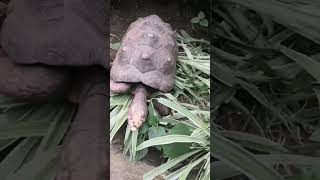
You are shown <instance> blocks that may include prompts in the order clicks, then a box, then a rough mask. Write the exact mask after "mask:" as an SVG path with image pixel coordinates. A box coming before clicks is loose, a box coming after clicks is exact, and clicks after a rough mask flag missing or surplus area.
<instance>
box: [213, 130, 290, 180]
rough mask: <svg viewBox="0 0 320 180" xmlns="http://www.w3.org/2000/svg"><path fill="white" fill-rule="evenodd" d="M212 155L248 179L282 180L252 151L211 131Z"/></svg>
mask: <svg viewBox="0 0 320 180" xmlns="http://www.w3.org/2000/svg"><path fill="white" fill-rule="evenodd" d="M211 146H212V147H214V148H212V153H213V156H215V157H216V158H218V159H220V160H223V161H224V162H226V163H227V164H229V165H230V166H231V167H232V168H234V169H237V170H239V171H240V172H242V173H243V174H245V175H246V176H248V177H249V178H250V179H259V180H270V179H272V180H284V179H283V178H282V177H281V176H280V175H279V174H278V173H277V172H276V171H275V170H274V169H273V168H272V167H270V166H267V165H266V164H265V163H263V162H261V161H260V160H258V159H257V158H256V157H255V156H254V155H253V154H252V153H250V152H249V151H247V150H246V149H244V148H243V147H241V146H239V145H238V144H236V143H234V142H232V141H230V140H228V139H226V138H224V137H222V136H220V135H219V134H217V133H215V132H212V131H211Z"/></svg>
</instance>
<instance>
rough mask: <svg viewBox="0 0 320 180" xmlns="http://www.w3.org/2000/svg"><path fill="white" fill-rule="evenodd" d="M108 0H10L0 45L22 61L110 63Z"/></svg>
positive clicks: (28, 62) (65, 64)
mask: <svg viewBox="0 0 320 180" xmlns="http://www.w3.org/2000/svg"><path fill="white" fill-rule="evenodd" d="M105 7H106V1H105V0H94V1H92V0H71V1H64V0H55V1H52V0H32V1H21V0H11V1H10V3H9V6H8V10H7V17H6V19H5V20H4V22H3V24H2V28H1V46H2V48H3V49H4V51H5V52H6V53H7V54H8V56H9V59H10V60H11V61H13V62H15V63H19V64H36V63H41V64H48V65H64V66H67V65H68V66H88V65H101V66H103V67H105V68H108V67H107V65H108V64H109V63H107V54H108V53H107V49H108V46H107V43H106V41H105V36H106V34H108V32H107V29H108V28H106V27H108V26H107V24H106V22H107V21H106V17H107V15H106V10H105Z"/></svg>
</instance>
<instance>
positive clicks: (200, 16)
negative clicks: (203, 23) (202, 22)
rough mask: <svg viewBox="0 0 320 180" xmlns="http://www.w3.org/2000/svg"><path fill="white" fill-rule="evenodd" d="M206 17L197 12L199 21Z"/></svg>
mask: <svg viewBox="0 0 320 180" xmlns="http://www.w3.org/2000/svg"><path fill="white" fill-rule="evenodd" d="M205 17H206V15H205V14H204V13H203V11H199V13H198V18H199V19H203V18H205Z"/></svg>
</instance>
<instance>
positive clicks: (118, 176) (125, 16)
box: [109, 0, 203, 180]
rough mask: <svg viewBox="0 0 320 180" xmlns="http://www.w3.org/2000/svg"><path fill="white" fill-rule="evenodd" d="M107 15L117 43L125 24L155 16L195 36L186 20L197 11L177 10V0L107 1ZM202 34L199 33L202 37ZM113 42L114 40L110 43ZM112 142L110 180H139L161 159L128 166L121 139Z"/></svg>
mask: <svg viewBox="0 0 320 180" xmlns="http://www.w3.org/2000/svg"><path fill="white" fill-rule="evenodd" d="M111 4H112V7H111V12H110V13H109V14H110V33H111V34H113V35H115V36H117V37H118V38H119V40H118V41H117V42H119V41H120V40H121V38H122V37H123V35H124V34H125V32H126V30H127V28H128V27H129V25H130V24H131V23H132V22H134V21H135V20H136V19H138V18H139V17H144V16H148V15H151V14H156V15H158V16H159V17H161V18H162V19H163V20H164V21H165V22H167V23H169V24H170V25H171V26H172V28H173V29H174V30H177V31H179V30H181V29H182V30H185V31H186V32H188V33H189V34H190V35H193V36H197V32H195V31H194V30H193V29H192V25H191V23H190V19H191V18H192V17H195V16H196V15H197V13H198V12H199V10H197V9H192V8H189V7H186V8H181V3H180V2H179V1H165V0H162V1H160V0H148V1H144V2H142V1H138V0H122V1H120V0H116V1H112V2H111ZM202 35H203V34H202ZM112 42H114V41H112ZM115 53H116V51H112V50H111V51H110V56H111V59H113V58H114V56H115ZM119 134H120V135H118V137H116V138H115V142H113V144H112V145H111V146H110V156H111V160H110V165H111V166H110V173H111V179H112V180H122V179H123V180H141V179H142V176H143V174H145V173H146V172H148V171H150V170H151V169H153V168H154V167H155V166H158V165H159V164H160V162H161V157H160V155H159V153H158V152H156V151H151V152H149V153H148V155H147V157H146V158H144V160H143V161H141V162H138V163H137V164H135V165H131V164H130V163H129V161H128V160H127V159H124V158H123V156H122V142H123V140H122V138H123V136H121V134H124V131H123V133H119Z"/></svg>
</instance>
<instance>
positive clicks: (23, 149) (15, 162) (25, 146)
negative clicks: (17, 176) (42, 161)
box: [0, 138, 39, 179]
mask: <svg viewBox="0 0 320 180" xmlns="http://www.w3.org/2000/svg"><path fill="white" fill-rule="evenodd" d="M38 142H39V138H27V139H25V140H23V141H22V142H20V143H19V144H18V145H17V146H16V147H15V148H14V149H13V150H12V151H11V152H10V153H9V154H8V155H7V156H6V157H5V159H4V160H2V161H1V163H0V179H6V178H7V177H8V176H9V174H10V173H13V172H14V171H16V170H18V169H19V167H20V166H21V165H22V164H23V161H24V160H25V159H26V157H27V155H28V154H29V152H30V151H31V149H32V148H33V147H34V146H35V145H36V143H38Z"/></svg>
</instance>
